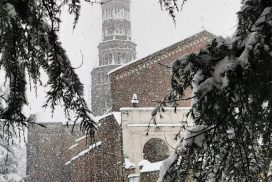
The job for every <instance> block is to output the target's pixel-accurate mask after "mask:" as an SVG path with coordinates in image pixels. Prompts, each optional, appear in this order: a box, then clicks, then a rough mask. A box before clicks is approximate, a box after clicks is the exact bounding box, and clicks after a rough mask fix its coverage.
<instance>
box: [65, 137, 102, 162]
mask: <svg viewBox="0 0 272 182" xmlns="http://www.w3.org/2000/svg"><path fill="white" fill-rule="evenodd" d="M100 145H101V141H99V142H97V143H94V144H92V145H90V146H89V148H88V149H86V150H83V151H81V152H80V153H79V154H77V155H76V156H74V157H73V158H72V159H71V160H69V161H68V162H66V163H65V165H68V164H70V163H71V162H72V161H74V160H76V159H78V158H79V157H81V156H84V155H85V154H86V153H88V152H90V151H91V150H92V149H94V148H96V147H98V146H100Z"/></svg>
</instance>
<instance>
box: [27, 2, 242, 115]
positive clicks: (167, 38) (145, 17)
mask: <svg viewBox="0 0 272 182" xmlns="http://www.w3.org/2000/svg"><path fill="white" fill-rule="evenodd" d="M82 2H83V1H82ZM240 6H241V5H240V0H188V1H187V2H186V3H185V5H184V8H183V10H182V12H178V13H177V14H176V16H177V17H176V25H175V24H174V23H173V21H172V19H171V17H170V16H169V15H168V12H166V11H162V10H161V8H160V5H159V3H158V0H132V2H131V23H132V40H133V41H134V42H135V43H136V44H137V47H136V52H137V59H139V58H143V57H145V56H147V55H149V54H152V53H153V52H156V51H158V50H160V49H162V48H164V47H167V46H170V45H171V44H173V43H176V42H179V41H181V40H183V39H185V38H187V37H188V36H191V35H194V34H195V33H198V32H200V31H202V30H203V28H204V27H205V29H206V30H208V31H209V32H211V33H213V34H215V35H222V36H224V37H225V36H231V35H232V34H233V33H234V31H235V29H236V25H237V17H236V12H237V11H238V10H239V9H240ZM72 26H73V16H70V15H68V14H67V13H64V15H63V16H62V24H61V30H60V33H59V35H60V40H61V42H62V45H63V47H64V48H65V49H66V50H67V53H68V56H69V57H70V60H71V62H72V65H73V67H78V66H79V65H80V64H81V59H82V57H81V53H80V51H81V52H82V54H83V59H84V62H83V66H82V67H80V68H79V69H77V70H76V72H77V73H78V75H79V77H80V79H81V81H82V82H83V83H84V85H85V93H87V92H88V91H90V89H89V86H90V80H91V78H90V72H91V70H92V68H93V67H94V66H97V65H98V50H97V46H98V43H99V42H100V41H101V39H102V33H101V32H102V16H101V7H100V6H99V5H97V4H96V5H90V4H89V3H85V2H83V4H82V9H81V16H80V19H79V23H78V25H77V26H76V29H75V30H74V31H73V30H72ZM39 93H40V92H39ZM43 96H44V94H38V97H43ZM86 98H87V94H86ZM42 100H44V99H42ZM29 101H30V103H32V112H33V111H34V112H35V111H37V109H38V108H39V105H42V102H41V99H39V98H38V99H34V98H33V97H32V98H31V99H30V100H29ZM33 109H34V110H33ZM38 110H39V109H38Z"/></svg>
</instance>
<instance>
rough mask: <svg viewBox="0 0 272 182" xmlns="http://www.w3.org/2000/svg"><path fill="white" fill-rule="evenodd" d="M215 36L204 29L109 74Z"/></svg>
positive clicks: (110, 73)
mask: <svg viewBox="0 0 272 182" xmlns="http://www.w3.org/2000/svg"><path fill="white" fill-rule="evenodd" d="M215 37H216V36H215V35H213V34H212V33H210V32H208V31H206V30H204V31H202V32H199V33H197V34H195V35H193V36H191V37H188V38H186V39H184V40H182V41H180V42H177V43H175V44H173V45H171V46H168V47H166V48H164V49H162V50H159V51H157V52H155V53H153V54H151V55H149V56H147V57H144V58H142V59H139V60H134V61H132V62H129V63H127V64H124V65H122V66H119V67H117V68H115V69H113V70H111V71H110V72H109V73H108V74H109V75H113V74H118V73H121V72H122V71H123V70H129V68H131V67H133V68H135V67H136V66H138V65H142V64H145V63H147V62H150V64H152V61H151V60H154V58H156V57H159V56H161V55H164V54H171V53H172V52H173V51H181V50H182V49H184V48H187V47H188V46H191V45H192V44H193V43H196V44H197V43H198V42H200V41H202V40H207V41H208V40H211V39H213V38H215Z"/></svg>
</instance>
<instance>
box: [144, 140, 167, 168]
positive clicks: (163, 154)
mask: <svg viewBox="0 0 272 182" xmlns="http://www.w3.org/2000/svg"><path fill="white" fill-rule="evenodd" d="M143 155H144V159H146V160H148V161H149V162H152V163H153V162H158V161H162V160H164V159H166V158H167V157H168V155H169V149H168V146H167V144H166V142H165V141H164V140H162V139H159V138H152V139H150V140H148V141H147V142H146V143H145V145H144V149H143Z"/></svg>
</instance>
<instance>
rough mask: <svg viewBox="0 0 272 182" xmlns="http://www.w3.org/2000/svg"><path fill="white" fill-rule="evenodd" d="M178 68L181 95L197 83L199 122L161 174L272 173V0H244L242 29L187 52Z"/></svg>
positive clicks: (219, 177)
mask: <svg viewBox="0 0 272 182" xmlns="http://www.w3.org/2000/svg"><path fill="white" fill-rule="evenodd" d="M172 72H173V76H172V87H173V90H175V91H176V92H175V93H176V95H175V97H176V98H180V97H181V96H182V95H183V92H184V91H185V89H187V88H191V89H193V96H194V98H193V102H192V103H193V106H192V109H191V110H190V112H189V115H190V116H191V117H192V118H193V119H194V121H195V126H193V127H192V128H189V129H188V130H189V131H187V134H186V135H185V137H184V139H183V141H184V142H183V143H181V144H180V147H179V148H178V149H177V151H176V153H177V155H175V159H174V160H173V156H172V158H170V159H169V160H168V161H166V162H165V163H166V166H168V168H164V170H162V172H161V178H160V179H161V180H164V181H185V180H186V179H188V178H191V179H193V180H195V181H268V180H269V179H270V180H271V169H269V164H270V163H271V160H272V148H271V146H272V122H271V121H272V1H268V0H245V1H243V6H242V8H241V11H240V12H238V27H237V30H236V33H235V35H234V36H233V37H232V38H226V39H224V38H222V37H217V38H216V39H214V40H213V41H212V42H211V44H210V45H209V46H207V48H206V49H204V50H201V51H200V52H199V53H197V54H195V53H193V54H190V55H187V56H185V57H181V58H180V59H178V60H176V61H175V62H173V64H172ZM203 126H205V127H206V128H205V129H203ZM169 161H170V162H169ZM270 166H271V165H270ZM270 168H271V167H270Z"/></svg>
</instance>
